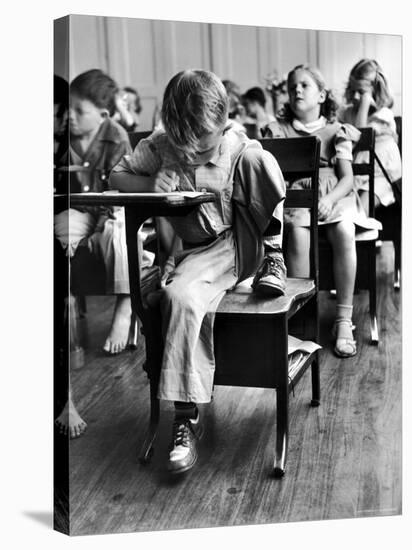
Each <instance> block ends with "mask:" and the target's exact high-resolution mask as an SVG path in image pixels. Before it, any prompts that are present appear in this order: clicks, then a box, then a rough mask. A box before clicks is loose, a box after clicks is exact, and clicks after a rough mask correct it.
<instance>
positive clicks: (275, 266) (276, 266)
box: [262, 256, 283, 276]
mask: <svg viewBox="0 0 412 550" xmlns="http://www.w3.org/2000/svg"><path fill="white" fill-rule="evenodd" d="M282 268H283V262H282V260H281V258H273V257H272V256H266V258H265V262H264V264H263V266H262V273H264V274H266V273H274V275H276V276H279V275H280V274H281V272H282Z"/></svg>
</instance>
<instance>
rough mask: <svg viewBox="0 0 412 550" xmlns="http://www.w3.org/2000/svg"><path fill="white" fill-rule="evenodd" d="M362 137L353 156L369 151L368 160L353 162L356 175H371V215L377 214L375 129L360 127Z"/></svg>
mask: <svg viewBox="0 0 412 550" xmlns="http://www.w3.org/2000/svg"><path fill="white" fill-rule="evenodd" d="M360 132H361V137H360V139H359V141H358V142H357V144H356V145H355V147H354V149H353V158H354V159H355V158H356V154H357V153H359V152H364V151H366V152H368V153H369V155H368V162H362V163H360V162H353V163H352V170H353V175H354V176H368V177H369V216H370V217H372V218H373V217H374V216H375V159H374V151H375V130H374V129H373V128H360Z"/></svg>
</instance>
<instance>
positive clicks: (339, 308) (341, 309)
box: [336, 304, 353, 338]
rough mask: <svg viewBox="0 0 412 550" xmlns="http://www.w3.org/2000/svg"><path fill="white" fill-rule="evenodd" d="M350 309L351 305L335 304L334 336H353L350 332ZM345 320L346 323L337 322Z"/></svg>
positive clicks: (351, 309)
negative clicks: (335, 323) (335, 322)
mask: <svg viewBox="0 0 412 550" xmlns="http://www.w3.org/2000/svg"><path fill="white" fill-rule="evenodd" d="M352 311H353V306H349V305H346V304H336V321H337V326H336V336H337V337H339V338H353V334H352ZM342 320H346V321H348V322H347V323H339V321H342Z"/></svg>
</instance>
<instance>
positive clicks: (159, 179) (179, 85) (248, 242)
mask: <svg viewBox="0 0 412 550" xmlns="http://www.w3.org/2000/svg"><path fill="white" fill-rule="evenodd" d="M162 124H163V127H164V130H159V131H156V132H154V133H153V134H152V135H151V136H150V137H149V138H148V139H146V140H142V141H141V142H140V143H139V144H138V146H137V147H136V149H135V150H134V152H133V154H132V155H126V156H125V157H124V158H123V159H122V161H121V162H120V163H119V164H118V166H116V167H115V168H114V170H113V171H112V174H111V177H110V183H111V185H112V186H113V187H114V188H117V189H119V190H120V191H125V192H127V191H128V192H167V191H174V190H176V189H178V190H182V191H195V190H198V191H202V190H207V191H209V192H212V193H214V194H215V195H216V199H217V200H216V202H214V203H207V204H204V205H201V207H200V208H199V209H198V210H197V211H196V212H193V213H191V214H189V215H188V216H186V217H176V218H175V217H172V218H170V220H169V221H170V223H171V224H172V226H173V228H174V230H175V232H176V233H177V235H178V236H179V237H180V238H181V239H182V242H183V251H181V252H180V253H178V255H177V256H176V262H175V269H174V271H172V273H171V274H170V276H169V278H168V280H167V282H166V285H165V286H164V287H163V289H162V290H161V292H160V293H161V298H160V307H161V313H162V323H163V337H164V354H163V362H162V368H161V377H160V383H159V393H158V397H159V398H160V399H166V400H171V401H174V402H175V423H174V430H173V436H172V442H171V451H170V455H169V462H168V469H169V471H171V472H173V473H180V472H184V471H186V470H188V469H190V468H192V466H193V465H194V463H195V462H196V459H197V447H196V442H197V440H198V438H199V437H200V435H201V432H202V428H201V424H200V419H199V412H198V409H197V406H196V405H197V404H198V403H207V402H209V401H210V399H211V394H212V387H213V377H214V365H215V363H214V354H213V321H214V312H215V311H216V308H217V306H218V304H219V301H220V300H221V298H222V297H223V296H224V294H225V292H226V291H227V290H228V289H230V288H232V287H234V286H235V285H236V283H237V282H238V281H239V280H240V279H245V278H247V277H249V276H251V275H252V274H254V273H256V270H257V268H258V267H259V266H260V264H262V265H261V267H262V269H261V270H259V276H257V277H256V278H255V281H254V288H255V291H257V292H262V293H267V294H270V295H272V296H277V295H279V294H283V293H284V289H285V268H284V263H283V257H282V253H281V250H280V248H279V243H280V242H281V241H280V240H281V230H282V220H283V200H284V197H285V186H284V181H283V178H282V174H281V172H280V169H279V167H278V165H277V162H276V160H275V159H274V158H273V156H272V155H271V154H270V153H267V152H266V151H263V149H262V147H261V146H260V144H259V143H258V142H256V141H252V140H249V139H248V138H247V137H246V135H245V134H244V133H243V132H237V131H236V130H234V129H233V128H230V125H229V124H228V97H227V93H226V90H225V88H224V85H223V84H222V82H221V80H220V79H219V78H218V77H217V76H216V75H215V74H213V73H211V72H208V71H203V70H186V71H183V72H180V73H178V74H177V75H175V76H174V77H173V78H172V79H171V81H170V82H169V84H168V85H167V87H166V90H165V93H164V99H163V104H162ZM235 168H236V170H235ZM234 209H236V210H237V214H238V215H237V216H236V219H237V220H239V219H240V220H241V221H242V222H241V223H238V224H235V226H234V225H233V211H234ZM263 235H265V236H264V237H262V236H263ZM263 245H264V250H263ZM263 258H264V259H263ZM262 259H263V262H262Z"/></svg>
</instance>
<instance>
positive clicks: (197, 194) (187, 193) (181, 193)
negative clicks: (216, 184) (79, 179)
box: [89, 190, 205, 199]
mask: <svg viewBox="0 0 412 550" xmlns="http://www.w3.org/2000/svg"><path fill="white" fill-rule="evenodd" d="M89 194H90V195H99V193H89ZM117 194H119V191H117V190H110V191H103V195H117ZM204 194H205V192H204V191H200V192H199V191H172V192H170V193H121V195H122V196H135V195H139V197H147V198H149V197H168V198H175V197H176V198H177V197H179V198H181V197H186V198H188V199H195V198H196V197H201V196H202V195H204Z"/></svg>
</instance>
